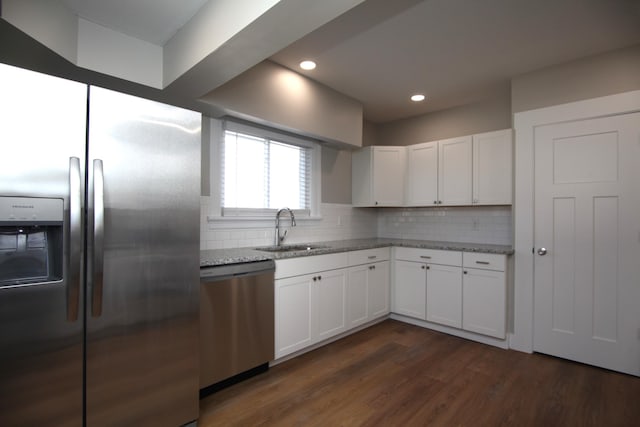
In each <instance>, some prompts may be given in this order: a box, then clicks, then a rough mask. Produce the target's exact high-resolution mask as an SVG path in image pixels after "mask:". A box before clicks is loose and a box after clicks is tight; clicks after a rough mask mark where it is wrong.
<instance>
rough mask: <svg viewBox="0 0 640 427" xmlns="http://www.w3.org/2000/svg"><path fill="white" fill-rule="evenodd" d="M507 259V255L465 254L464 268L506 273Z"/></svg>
mask: <svg viewBox="0 0 640 427" xmlns="http://www.w3.org/2000/svg"><path fill="white" fill-rule="evenodd" d="M506 258H507V256H506V255H499V254H483V253H478V252H465V253H464V255H463V266H464V267H466V268H481V269H484V270H496V271H505V266H506V263H507V260H506Z"/></svg>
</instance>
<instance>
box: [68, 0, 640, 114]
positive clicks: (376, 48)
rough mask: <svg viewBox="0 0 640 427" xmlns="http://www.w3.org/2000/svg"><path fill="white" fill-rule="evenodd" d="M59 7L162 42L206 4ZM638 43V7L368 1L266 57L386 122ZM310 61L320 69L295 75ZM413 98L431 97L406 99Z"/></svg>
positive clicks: (101, 2) (543, 1)
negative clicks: (418, 96) (417, 99)
mask: <svg viewBox="0 0 640 427" xmlns="http://www.w3.org/2000/svg"><path fill="white" fill-rule="evenodd" d="M62 1H63V3H64V4H65V5H66V6H67V7H69V8H70V9H72V10H74V11H75V12H76V13H77V14H78V15H79V16H81V17H83V18H85V19H88V20H90V21H92V22H95V23H97V24H100V25H103V26H106V27H109V28H112V29H115V30H117V31H120V32H123V33H125V34H128V35H131V36H133V37H137V38H140V39H143V40H146V41H148V42H150V43H154V44H157V45H163V44H164V43H165V42H166V41H167V40H169V38H171V37H172V36H173V35H174V34H175V32H176V31H177V30H178V29H179V28H180V27H181V26H183V25H184V24H185V23H186V22H188V20H189V19H190V18H191V17H192V16H193V15H194V14H195V13H196V12H197V11H198V9H200V8H201V7H202V6H203V5H204V4H205V3H206V2H207V0H181V1H173V0H109V1H105V0H62ZM211 1H215V0H211ZM292 19H295V17H292ZM637 43H640V0H367V1H366V2H364V3H362V4H361V5H359V6H357V7H355V8H353V9H351V10H350V11H348V12H347V13H345V14H344V15H342V16H340V17H338V18H337V19H335V20H333V21H331V22H329V23H328V24H326V25H324V26H323V27H320V28H319V29H317V30H315V31H313V32H311V33H310V34H308V35H307V36H305V37H303V38H302V39H300V40H298V41H297V42H294V43H293V44H291V45H290V46H288V47H287V48H285V49H284V50H282V51H280V52H278V53H277V54H275V55H274V56H272V57H271V58H270V59H271V60H273V61H275V62H277V63H279V64H281V65H284V66H286V67H289V68H291V69H294V70H296V71H298V72H301V73H302V74H305V75H307V76H308V77H310V78H312V79H315V80H317V81H318V82H321V83H323V84H325V85H327V86H329V87H331V88H333V89H335V90H337V91H339V92H342V93H344V94H346V95H348V96H350V97H353V98H355V99H357V100H359V101H360V102H362V104H363V105H364V114H365V117H366V118H367V119H368V120H371V121H373V122H388V121H392V120H396V119H400V118H405V117H410V116H415V115H419V114H424V113H427V112H430V111H435V110H442V109H446V108H451V107H454V106H458V105H463V104H467V103H471V102H477V101H479V100H481V99H482V98H484V97H486V96H488V95H490V94H495V93H498V92H499V91H502V93H504V91H505V88H508V85H509V81H510V79H511V78H512V77H514V76H517V75H520V74H523V73H527V72H530V71H533V70H536V69H540V68H544V67H547V66H550V65H553V64H558V63H562V62H566V61H570V60H573V59H577V58H580V57H584V56H588V55H593V54H597V53H601V52H605V51H608V50H612V49H616V48H620V47H625V46H630V45H633V44H637ZM238 54H241V52H238ZM307 58H311V59H314V60H316V61H317V62H318V68H317V69H316V70H314V71H311V72H307V71H304V72H303V71H301V70H299V69H298V68H297V64H298V63H299V62H300V60H302V59H307ZM415 92H423V93H425V94H426V95H427V98H428V100H427V101H426V102H423V103H420V104H415V103H411V102H409V101H408V97H409V95H411V94H412V93H415Z"/></svg>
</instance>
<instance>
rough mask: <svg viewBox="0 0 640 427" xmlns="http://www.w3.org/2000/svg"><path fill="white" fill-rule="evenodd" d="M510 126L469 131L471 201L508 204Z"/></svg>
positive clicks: (509, 194) (510, 153)
mask: <svg viewBox="0 0 640 427" xmlns="http://www.w3.org/2000/svg"><path fill="white" fill-rule="evenodd" d="M512 140H513V138H512V132H511V129H505V130H499V131H496V132H487V133H482V134H478V135H473V204H474V205H510V204H511V200H512V191H513V190H512V188H513V187H512V185H513V166H512V164H513V161H512V159H513V157H512V146H513V142H512Z"/></svg>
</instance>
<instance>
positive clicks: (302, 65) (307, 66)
mask: <svg viewBox="0 0 640 427" xmlns="http://www.w3.org/2000/svg"><path fill="white" fill-rule="evenodd" d="M300 68H302V69H303V70H313V69H314V68H316V63H315V62H313V61H302V62H301V63H300Z"/></svg>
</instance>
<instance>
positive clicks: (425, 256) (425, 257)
mask: <svg viewBox="0 0 640 427" xmlns="http://www.w3.org/2000/svg"><path fill="white" fill-rule="evenodd" d="M420 258H422V259H431V257H430V256H428V255H420Z"/></svg>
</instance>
